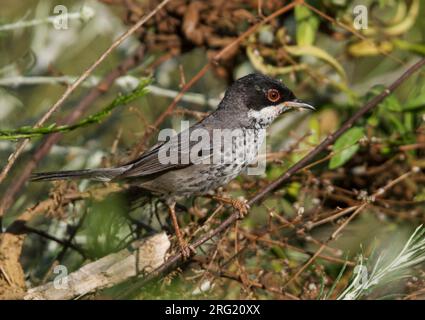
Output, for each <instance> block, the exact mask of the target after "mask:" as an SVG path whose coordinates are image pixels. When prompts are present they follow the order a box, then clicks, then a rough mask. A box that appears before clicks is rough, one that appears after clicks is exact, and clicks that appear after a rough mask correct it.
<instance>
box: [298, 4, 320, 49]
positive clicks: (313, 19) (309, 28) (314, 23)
mask: <svg viewBox="0 0 425 320" xmlns="http://www.w3.org/2000/svg"><path fill="white" fill-rule="evenodd" d="M295 19H296V21H297V32H296V37H297V44H298V45H299V46H310V45H312V44H313V43H314V38H315V36H316V32H317V28H318V26H319V18H318V17H317V16H316V15H315V14H313V12H311V11H310V9H309V8H307V7H305V6H296V7H295Z"/></svg>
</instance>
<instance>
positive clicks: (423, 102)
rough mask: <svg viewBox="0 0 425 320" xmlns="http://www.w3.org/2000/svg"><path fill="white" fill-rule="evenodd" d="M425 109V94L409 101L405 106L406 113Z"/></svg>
mask: <svg viewBox="0 0 425 320" xmlns="http://www.w3.org/2000/svg"><path fill="white" fill-rule="evenodd" d="M422 108H425V92H422V93H421V94H419V95H417V96H416V97H415V98H413V99H409V100H408V101H407V103H406V105H405V106H404V108H403V110H404V111H419V110H420V109H422Z"/></svg>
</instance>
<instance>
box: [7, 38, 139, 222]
mask: <svg viewBox="0 0 425 320" xmlns="http://www.w3.org/2000/svg"><path fill="white" fill-rule="evenodd" d="M144 54H145V47H144V46H143V45H141V46H140V47H139V48H138V49H137V50H136V52H135V53H134V54H133V55H132V56H131V57H129V58H127V59H125V60H124V61H123V62H122V63H121V64H120V65H119V66H118V67H117V68H115V69H114V70H112V71H111V72H110V73H109V74H108V75H107V76H105V78H104V80H103V81H101V82H100V83H99V85H97V86H96V87H94V88H92V89H91V90H90V91H89V93H88V94H87V95H86V96H85V97H84V98H83V99H82V100H81V102H80V103H79V104H78V105H77V106H76V107H75V108H74V110H73V111H72V112H71V113H70V114H69V116H67V118H66V119H64V120H63V121H62V123H61V124H73V123H75V122H76V121H77V120H78V119H79V118H80V117H81V116H82V115H83V113H84V112H85V111H86V110H87V109H88V108H89V107H90V106H92V105H93V103H94V101H95V100H96V99H97V98H98V97H99V96H101V95H102V94H104V93H105V92H106V91H107V90H108V88H109V87H110V86H111V85H112V84H113V83H114V81H115V80H116V79H117V78H118V77H120V76H121V75H123V74H125V73H126V72H127V71H128V70H129V69H131V68H133V67H135V66H136V65H138V64H139V62H140V61H141V60H142V58H143V56H144ZM62 136H63V135H62V134H61V133H56V134H52V135H49V136H48V137H46V139H45V140H44V141H43V142H42V143H41V145H40V146H39V147H38V148H37V149H36V150H35V151H34V154H33V156H32V157H31V159H30V160H29V161H28V162H27V163H26V164H25V167H24V168H23V169H22V170H21V172H20V174H19V176H17V177H16V179H15V180H14V181H13V183H12V184H11V185H10V186H9V187H8V188H7V190H6V192H5V193H4V195H3V196H2V198H1V201H0V221H1V217H2V216H3V215H4V213H5V212H6V210H7V209H8V208H9V207H10V205H11V204H12V203H13V201H14V199H15V197H16V194H18V192H19V191H20V190H21V188H22V187H23V186H24V184H25V182H26V181H27V180H28V177H29V176H30V174H31V172H32V171H33V170H34V169H35V168H36V166H37V164H38V163H39V162H40V161H41V160H42V159H43V158H44V157H45V156H46V154H48V153H49V151H50V149H51V148H52V147H53V146H54V145H55V144H56V143H57V142H58V141H59V140H60V139H61V138H62ZM0 225H1V223H0Z"/></svg>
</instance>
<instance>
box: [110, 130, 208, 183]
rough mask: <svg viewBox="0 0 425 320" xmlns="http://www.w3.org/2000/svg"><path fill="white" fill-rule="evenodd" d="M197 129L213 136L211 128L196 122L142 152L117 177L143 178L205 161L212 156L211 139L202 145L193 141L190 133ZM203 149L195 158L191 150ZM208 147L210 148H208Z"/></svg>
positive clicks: (197, 141)
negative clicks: (165, 140)
mask: <svg viewBox="0 0 425 320" xmlns="http://www.w3.org/2000/svg"><path fill="white" fill-rule="evenodd" d="M197 129H201V132H203V133H204V134H208V139H210V137H212V134H211V132H210V130H209V129H208V128H207V127H204V126H202V125H201V124H196V125H194V126H193V127H191V128H189V129H187V130H185V131H182V132H180V133H179V134H177V135H175V136H173V137H171V138H170V139H169V140H168V141H167V142H163V143H159V144H157V145H155V146H154V147H152V148H151V149H150V150H149V151H147V152H145V153H144V154H142V155H141V156H140V157H139V158H137V159H135V160H133V161H132V162H130V163H127V164H125V165H124V166H123V167H127V168H128V169H127V170H126V171H125V172H123V173H122V174H121V175H119V176H117V177H116V179H125V178H141V177H148V176H151V175H158V174H162V173H165V172H167V171H169V170H172V169H182V168H185V167H188V166H190V165H193V164H195V163H198V162H199V161H204V160H205V159H208V158H209V157H211V156H212V150H211V145H212V143H211V140H208V141H206V138H205V139H204V140H202V145H199V140H195V141H191V139H190V134H191V133H192V132H193V131H194V130H197ZM196 145H198V146H197V147H196V150H199V149H200V148H201V149H202V151H201V154H198V153H197V154H196V155H197V157H196V159H195V160H194V159H193V157H192V156H191V151H195V149H192V148H194V147H195V146H196ZM207 149H208V150H207Z"/></svg>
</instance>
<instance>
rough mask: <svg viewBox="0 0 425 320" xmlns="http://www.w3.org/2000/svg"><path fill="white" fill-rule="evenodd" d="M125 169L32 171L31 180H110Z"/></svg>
mask: <svg viewBox="0 0 425 320" xmlns="http://www.w3.org/2000/svg"><path fill="white" fill-rule="evenodd" d="M126 170H127V168H125V167H118V168H102V169H93V170H91V169H86V170H71V171H53V172H42V173H34V174H32V175H31V178H30V180H31V181H53V180H65V179H90V180H95V181H111V180H112V179H114V178H116V177H118V176H119V175H121V174H122V173H124V172H125V171H126Z"/></svg>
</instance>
